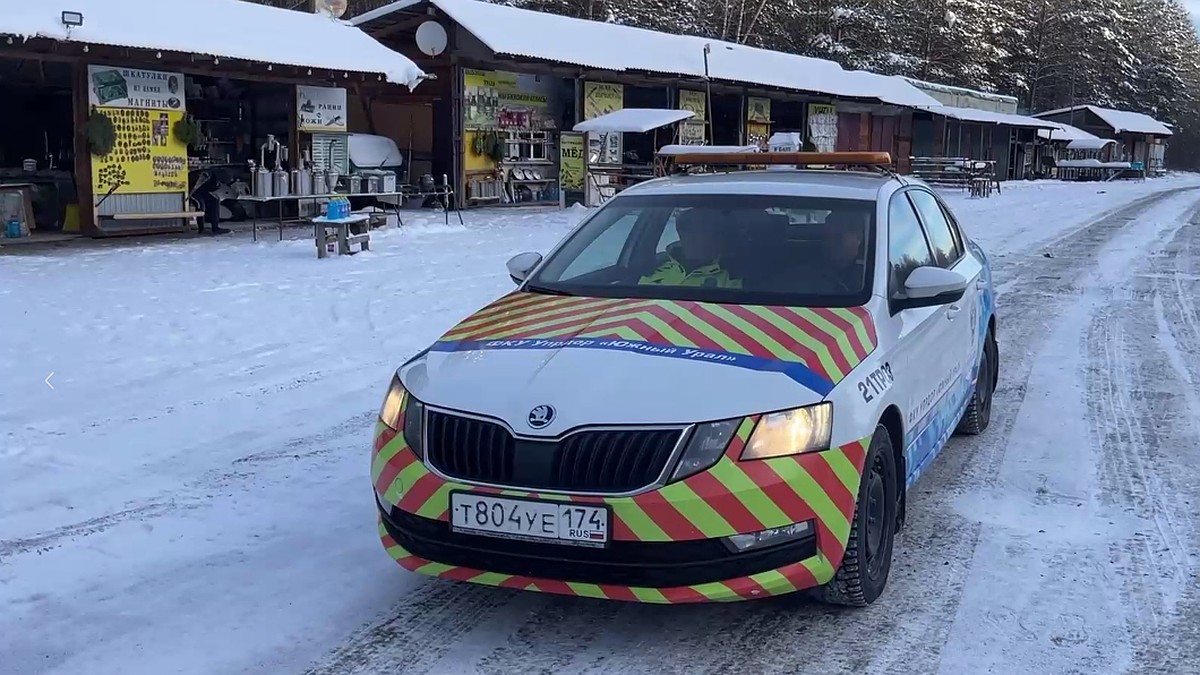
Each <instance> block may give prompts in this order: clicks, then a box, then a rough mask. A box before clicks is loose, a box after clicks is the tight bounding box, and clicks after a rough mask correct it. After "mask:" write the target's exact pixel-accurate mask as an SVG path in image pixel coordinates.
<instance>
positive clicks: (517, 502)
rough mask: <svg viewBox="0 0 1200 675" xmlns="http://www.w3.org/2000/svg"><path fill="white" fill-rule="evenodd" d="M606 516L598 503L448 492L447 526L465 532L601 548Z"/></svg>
mask: <svg viewBox="0 0 1200 675" xmlns="http://www.w3.org/2000/svg"><path fill="white" fill-rule="evenodd" d="M608 519H609V518H608V509H607V508H605V507H602V506H592V505H589V504H575V503H572V502H544V501H537V500H533V499H512V498H509V497H492V496H490V495H480V494H474V493H470V492H452V493H450V527H451V529H452V530H454V531H455V532H464V533H467V534H481V535H484V536H488V537H501V538H504V539H522V540H525V541H544V542H549V543H556V544H570V545H573V546H592V547H598V548H602V547H604V545H605V544H606V543H607V542H608Z"/></svg>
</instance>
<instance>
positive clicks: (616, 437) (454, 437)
mask: <svg viewBox="0 0 1200 675" xmlns="http://www.w3.org/2000/svg"><path fill="white" fill-rule="evenodd" d="M682 433H683V432H682V431H681V430H679V429H615V430H614V429H604V430H594V431H588V430H584V431H579V432H576V433H573V434H571V435H569V436H567V437H565V438H563V439H561V440H557V441H550V440H545V441H543V440H532V439H525V438H517V437H515V436H513V434H512V433H511V432H510V431H509V430H508V429H506V428H505V427H504V426H502V425H500V424H497V423H495V422H489V421H486V420H479V419H475V418H471V417H461V416H458V415H452V414H448V413H442V412H438V411H434V410H430V411H429V412H428V417H427V419H426V432H425V438H426V443H427V447H426V450H425V452H426V459H427V461H428V462H429V463H430V464H432V465H433V466H434V467H436V468H437V469H439V470H440V471H441V472H442V473H444V474H446V475H447V476H449V477H451V478H458V479H462V480H467V481H472V482H477V483H490V484H494V485H505V486H513V487H523V488H529V489H533V490H564V491H568V492H593V493H623V492H631V491H634V490H637V489H639V488H643V487H646V486H648V485H651V484H652V483H654V482H655V481H656V480H657V479H658V477H659V476H660V475H662V472H663V470H664V469H665V468H666V466H667V462H668V461H670V459H671V455H672V453H673V451H674V450H675V446H676V445H677V443H678V442H679V437H680V434H682Z"/></svg>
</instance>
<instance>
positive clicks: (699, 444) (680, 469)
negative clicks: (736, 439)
mask: <svg viewBox="0 0 1200 675" xmlns="http://www.w3.org/2000/svg"><path fill="white" fill-rule="evenodd" d="M741 423H742V420H741V419H740V418H738V419H732V420H722V421H720V422H709V423H707V424H698V425H696V430H695V431H694V432H692V437H691V438H689V439H688V444H687V447H686V448H684V450H683V454H682V455H681V456H680V457H679V464H678V465H677V466H676V467H675V473H673V474H671V480H672V481H677V480H683V479H684V478H687V477H688V476H691V475H694V474H697V473H700V472H701V471H704V470H705V469H708V468H709V467H711V466H712V465H713V464H716V463H717V460H719V459H721V455H723V454H725V448H727V447H729V441H730V439H732V438H733V434H734V432H736V431H737V428H738V425H740V424H741Z"/></svg>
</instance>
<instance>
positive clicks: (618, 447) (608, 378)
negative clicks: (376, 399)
mask: <svg viewBox="0 0 1200 675" xmlns="http://www.w3.org/2000/svg"><path fill="white" fill-rule="evenodd" d="M764 161H765V160H764ZM771 169H774V170H771ZM771 169H765V170H751V171H730V172H716V173H707V174H702V175H684V176H673V177H664V178H659V179H655V180H652V181H648V182H645V183H642V184H640V185H637V186H634V187H632V188H630V189H628V190H626V191H624V192H622V193H620V194H619V195H617V196H616V197H614V198H612V199H611V200H609V201H608V202H606V203H605V204H604V205H603V206H602V207H601V208H598V209H596V210H594V211H593V212H592V213H590V214H589V215H588V217H586V218H585V219H584V220H583V221H582V222H581V223H580V224H579V225H578V226H577V227H575V228H574V229H573V230H572V231H571V232H570V233H569V234H568V235H567V236H566V237H565V238H564V239H563V240H562V241H561V242H560V243H559V244H558V245H557V246H556V247H555V248H554V249H553V250H552V251H550V252H549V253H548V254H546V255H545V256H544V257H543V256H542V255H540V254H538V253H522V254H520V255H517V256H515V257H513V258H512V259H511V260H509V261H508V272H509V274H510V276H511V277H512V279H513V281H514V282H515V284H516V288H515V290H513V291H512V292H509V293H507V294H506V295H503V296H502V297H500V298H499V299H497V300H496V301H495V302H493V303H491V304H490V305H488V306H486V307H483V308H482V309H480V310H479V311H477V312H475V313H474V314H472V315H470V316H467V317H466V318H464V319H463V320H462V321H461V322H460V323H458V324H457V325H455V326H454V327H453V328H451V329H450V330H449V331H448V332H447V333H445V334H444V335H443V336H442V337H441V338H440V339H439V340H437V341H436V342H435V343H434V344H432V345H430V346H429V347H428V348H427V349H426V350H425V351H423V352H421V353H420V354H418V355H417V356H415V357H414V358H412V359H411V360H409V361H408V362H407V363H405V364H403V365H402V366H401V367H400V368H399V369H398V370H397V372H396V375H395V378H394V379H393V380H392V382H391V386H390V388H389V390H388V391H387V394H386V397H385V399H384V402H383V405H382V408H381V410H380V413H379V420H378V423H377V425H376V428H375V436H374V445H373V448H372V467H371V477H372V481H373V483H374V488H375V496H376V500H377V503H378V507H379V523H378V525H379V534H380V537H381V539H382V541H383V545H384V547H385V548H386V550H387V552H388V553H389V554H390V555H391V556H392V558H394V559H395V560H396V561H397V562H398V563H399V564H400V565H401V566H403V567H404V568H405V569H408V570H411V571H414V572H418V573H421V574H427V575H433V576H437V577H442V578H445V579H451V580H457V581H467V582H473V583H478V584H490V585H494V586H501V587H507V588H516V589H524V590H529V591H541V592H548V593H560V594H569V595H577V596H588V597H595V598H609V599H615V600H626V601H634V602H647V603H688V602H715V601H735V600H743V599H755V598H767V597H771V596H777V595H781V594H785V593H792V592H795V591H800V590H809V591H811V593H813V594H814V595H816V596H817V597H818V598H819V599H822V600H824V601H827V602H832V603H837V604H845V605H855V606H862V605H866V604H869V603H871V602H873V601H874V600H876V599H877V598H878V597H879V595H880V593H881V592H882V591H883V589H884V586H885V584H886V582H887V579H888V573H889V570H890V567H891V562H892V557H893V547H894V537H895V535H896V533H897V532H898V531H899V530H900V528H901V527H902V525H903V522H904V517H905V494H906V492H907V491H908V490H909V489H910V488H911V487H912V485H913V484H914V482H915V481H917V479H918V477H919V476H920V475H921V474H922V472H924V471H925V470H926V469H927V468H928V467H929V466H930V464H931V463H932V462H933V461H934V460H935V459H936V458H937V456H938V453H939V452H940V451H941V449H942V448H943V446H944V445H945V444H946V442H947V440H948V439H949V437H950V436H951V435H952V434H953V433H954V432H955V431H956V430H958V431H959V432H962V433H969V434H977V433H980V432H982V431H983V430H984V429H986V428H987V426H988V421H989V419H990V416H991V403H992V394H993V391H994V390H995V386H996V380H997V374H998V371H999V353H998V349H997V340H996V334H997V333H996V330H997V329H996V317H995V315H994V309H993V308H994V289H993V285H992V280H991V273H990V268H989V264H988V258H987V256H986V255H985V254H984V252H983V251H982V250H981V249H980V247H979V246H977V245H976V244H975V243H973V242H972V241H971V240H970V239H969V238H968V237H967V235H966V233H965V232H964V231H963V230H962V229H961V227H960V226H959V223H958V222H957V220H956V218H955V217H954V214H953V213H952V212H951V210H950V209H949V208H947V206H946V204H945V203H944V202H943V201H942V200H941V199H940V198H939V197H938V195H937V193H935V192H934V191H933V190H931V189H930V188H929V187H927V186H926V185H925V184H923V183H921V182H919V181H916V180H912V179H908V178H902V177H898V176H896V175H894V174H890V173H880V172H875V171H868V170H828V169H826V170H806V169H795V168H791V169H787V170H779V169H778V168H777V167H772V168H771Z"/></svg>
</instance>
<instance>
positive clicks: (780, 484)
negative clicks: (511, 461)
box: [371, 417, 869, 602]
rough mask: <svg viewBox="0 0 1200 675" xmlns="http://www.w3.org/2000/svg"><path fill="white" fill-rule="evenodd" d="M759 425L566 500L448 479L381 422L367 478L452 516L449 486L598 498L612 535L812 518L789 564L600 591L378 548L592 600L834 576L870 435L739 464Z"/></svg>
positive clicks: (705, 533)
mask: <svg viewBox="0 0 1200 675" xmlns="http://www.w3.org/2000/svg"><path fill="white" fill-rule="evenodd" d="M757 422H758V418H757V417H748V418H746V419H744V420H743V421H742V424H741V425H740V426H739V428H738V431H737V433H736V434H735V436H734V438H733V440H732V441H731V442H730V444H729V447H728V448H727V449H726V452H725V454H724V455H723V456H722V458H721V459H720V460H719V461H718V462H717V463H716V464H715V465H714V466H713V467H712V468H711V469H709V470H708V471H704V472H701V473H699V474H696V475H694V476H691V477H690V478H687V479H686V480H683V481H680V482H677V483H672V484H670V485H667V486H665V487H663V488H661V489H658V490H655V491H652V492H647V493H644V494H641V495H637V496H633V497H581V496H576V497H568V496H564V495H555V494H552V493H535V492H528V491H520V490H498V489H492V488H482V487H478V486H470V485H466V484H460V483H455V482H451V481H446V480H443V479H442V478H440V477H439V476H437V475H436V474H434V473H432V472H430V471H429V470H428V469H427V468H425V466H424V464H422V463H421V461H420V460H419V459H418V458H417V457H416V455H415V454H414V453H413V451H412V450H411V449H410V448H409V447H408V444H407V443H406V442H405V440H404V435H403V434H402V433H396V432H394V431H393V430H391V429H389V428H388V427H386V426H385V425H383V424H378V425H377V427H376V432H375V442H374V444H373V451H372V464H371V479H372V482H373V483H374V485H375V489H376V492H377V493H378V494H379V495H380V498H381V499H382V500H383V501H384V502H386V503H387V504H389V505H392V506H394V507H397V508H399V509H401V510H403V511H406V512H408V513H412V514H415V515H418V516H421V517H424V518H430V519H438V520H447V518H448V513H449V493H450V491H451V490H473V491H476V492H485V493H489V494H499V495H509V496H516V497H529V498H535V499H547V500H563V501H566V500H574V501H580V502H591V503H596V502H603V503H605V504H607V505H608V506H609V507H610V508H611V509H612V513H613V523H612V530H611V532H612V537H613V539H614V540H625V541H687V540H695V539H711V538H717V537H724V536H729V535H732V534H742V533H750V532H757V531H760V530H764V529H768V528H773V527H783V526H786V525H789V524H791V523H795V522H800V521H804V520H815V521H816V523H817V550H818V555H817V556H816V557H814V558H812V559H810V560H807V561H803V562H802V563H797V564H796V565H790V566H788V567H787V568H783V569H780V570H775V571H772V572H768V573H763V574H758V575H754V576H753V577H746V578H745V579H741V580H731V581H726V582H722V583H721V584H716V585H714V584H705V585H703V586H702V587H689V589H631V588H622V589H605V588H601V587H599V586H589V585H587V584H582V585H580V584H562V583H561V582H552V581H546V580H536V579H524V578H518V577H510V576H506V575H500V574H493V573H490V572H484V571H479V570H467V569H463V568H455V567H449V566H446V565H441V564H439V563H435V562H430V561H427V560H421V559H419V558H415V557H414V556H411V555H409V554H408V553H407V552H406V551H403V549H401V548H400V547H399V546H397V545H396V543H395V542H394V541H391V538H390V537H386V536H385V537H384V545H385V546H386V547H387V548H388V550H389V552H390V553H391V554H392V555H393V557H395V558H396V559H397V560H398V561H399V562H400V563H401V564H402V565H404V566H405V567H406V568H408V569H412V570H414V571H418V572H423V573H428V574H436V575H438V576H446V577H450V578H456V579H459V578H461V579H463V580H469V581H474V582H477V583H492V584H494V585H504V586H515V587H519V588H532V589H534V590H542V591H549V592H556V593H559V592H563V593H571V594H575V595H591V596H594V597H618V596H621V597H624V596H630V595H631V594H632V596H634V597H624V599H637V600H641V601H645V602H691V601H715V600H723V599H724V600H737V599H743V598H746V597H761V596H762V595H764V594H766V595H770V594H777V593H786V592H790V591H792V590H796V589H797V588H804V587H809V586H812V585H815V584H820V583H825V582H826V581H828V580H829V579H830V578H832V575H833V572H834V570H836V569H837V566H838V565H839V564H840V563H841V560H842V555H843V554H844V552H845V546H846V539H847V537H848V536H849V532H850V520H851V518H852V517H853V515H854V504H855V495H857V494H858V486H859V481H860V478H861V474H862V467H863V462H864V461H865V457H866V448H867V442H868V441H869V439H863V440H861V441H855V442H853V443H848V444H846V445H842V446H840V447H837V448H833V449H830V450H828V451H825V452H819V453H810V454H804V455H797V456H793V457H779V458H774V459H769V460H754V461H745V462H743V461H741V460H740V456H741V452H742V449H743V448H744V447H745V444H746V443H747V442H748V441H749V438H750V434H751V433H752V432H753V430H754V426H755V424H757ZM385 535H386V533H385ZM581 589H582V590H581ZM614 593H615V594H616V595H614Z"/></svg>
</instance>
